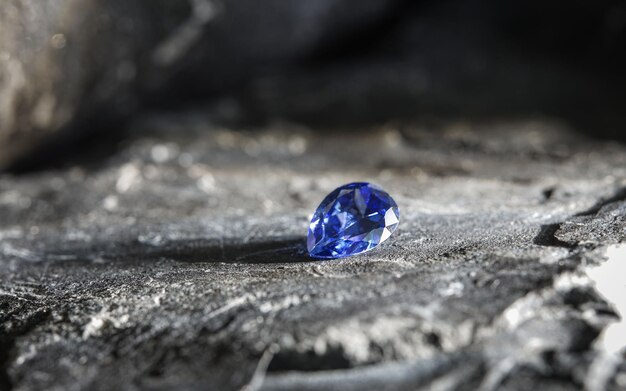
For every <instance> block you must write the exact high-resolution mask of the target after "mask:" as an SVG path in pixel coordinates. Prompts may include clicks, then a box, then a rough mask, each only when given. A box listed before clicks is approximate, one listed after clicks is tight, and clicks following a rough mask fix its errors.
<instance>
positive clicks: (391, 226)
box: [307, 182, 400, 258]
mask: <svg viewBox="0 0 626 391" xmlns="http://www.w3.org/2000/svg"><path fill="white" fill-rule="evenodd" d="M399 219H400V212H399V211H398V205H397V204H396V202H395V201H394V200H393V198H391V196H390V195H389V194H388V193H387V192H385V191H384V190H383V189H381V188H380V187H378V186H376V185H372V184H370V183H367V182H356V183H350V184H347V185H344V186H341V187H339V188H337V189H335V190H333V191H332V192H331V193H330V194H329V195H327V196H326V198H324V200H323V201H322V203H321V204H320V206H319V207H318V208H317V210H316V211H315V214H314V215H313V218H312V219H311V223H310V225H309V234H308V238H307V247H308V250H309V255H310V256H311V257H313V258H342V257H347V256H350V255H356V254H360V253H363V252H365V251H369V250H371V249H373V248H374V247H376V246H378V245H379V244H380V243H382V242H384V241H385V240H387V239H388V238H389V236H391V234H392V233H393V231H395V229H396V228H397V226H398V223H399Z"/></svg>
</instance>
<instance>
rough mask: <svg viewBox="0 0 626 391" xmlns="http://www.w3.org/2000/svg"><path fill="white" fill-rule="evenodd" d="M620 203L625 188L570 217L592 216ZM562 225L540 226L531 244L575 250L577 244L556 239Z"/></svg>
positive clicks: (624, 198)
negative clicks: (608, 206) (606, 207)
mask: <svg viewBox="0 0 626 391" xmlns="http://www.w3.org/2000/svg"><path fill="white" fill-rule="evenodd" d="M620 201H626V187H622V188H620V189H619V190H618V191H617V192H615V194H614V195H612V196H611V197H609V198H606V199H601V200H600V201H598V202H597V203H595V204H594V205H593V206H592V207H590V208H589V209H586V210H584V211H582V212H579V213H576V214H575V215H573V216H572V218H575V217H584V216H593V215H595V214H597V213H598V212H599V211H600V210H601V209H602V208H604V207H605V206H607V205H609V204H612V203H615V202H620ZM562 224H563V222H559V223H553V224H545V225H542V226H541V229H540V231H539V234H537V236H535V239H534V240H533V243H534V244H537V245H540V246H549V247H563V248H568V249H573V248H575V247H576V246H577V245H578V244H577V243H569V242H565V241H563V240H560V239H559V238H557V237H556V233H557V232H558V230H559V229H560V228H561V225H562Z"/></svg>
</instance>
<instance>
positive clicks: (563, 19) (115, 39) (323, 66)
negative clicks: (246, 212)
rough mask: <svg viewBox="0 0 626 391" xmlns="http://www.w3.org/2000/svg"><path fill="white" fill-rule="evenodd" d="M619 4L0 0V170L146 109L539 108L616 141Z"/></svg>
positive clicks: (218, 117)
mask: <svg viewBox="0 0 626 391" xmlns="http://www.w3.org/2000/svg"><path fill="white" fill-rule="evenodd" d="M625 65H626V2H624V1H618V0H611V1H609V0H603V1H594V2H590V1H577V0H574V1H562V0H547V1H539V0H531V1H524V2H502V1H495V0H483V1H477V0H448V1H427V0H423V1H406V0H363V1H359V2H355V1H347V0H315V1H307V2H295V1H289V0H268V1H263V2H259V1H253V0H223V1H213V0H190V1H172V0H134V1H127V0H92V1H72V0H44V1H42V0H5V1H3V2H2V4H0V167H1V168H3V169H8V170H12V171H14V172H22V171H28V170H38V169H42V168H46V167H51V166H55V165H59V164H61V165H62V164H64V162H66V161H68V160H71V159H72V158H73V157H74V156H76V155H78V154H80V153H81V152H84V151H85V150H90V149H93V148H105V149H106V148H110V147H111V148H112V147H114V146H115V145H116V142H117V141H118V140H121V139H123V137H124V129H125V127H126V124H127V123H128V121H129V120H130V119H132V118H134V117H135V116H137V115H139V114H140V113H143V112H147V111H175V110H181V109H187V108H189V107H194V108H195V109H197V110H200V111H201V112H202V113H204V114H206V115H208V116H210V117H211V119H212V120H213V121H216V122H220V123H226V124H240V125H241V124H244V125H245V124H255V125H263V124H267V123H271V122H272V121H275V120H277V119H279V120H289V121H297V122H299V123H303V124H308V125H311V126H313V127H315V128H316V129H320V130H319V131H323V129H336V128H338V127H341V128H342V129H353V130H352V131H353V132H358V131H359V126H362V125H370V124H379V123H386V122H389V121H394V122H396V123H403V122H407V123H427V124H431V125H430V126H432V127H434V128H436V126H437V123H439V122H441V121H451V120H457V119H461V120H464V119H476V120H481V121H493V120H499V119H517V118H548V119H554V120H557V121H562V122H564V123H566V124H568V125H569V126H571V127H573V128H574V129H576V130H577V131H579V132H582V133H588V134H591V135H594V136H599V137H604V138H613V139H621V140H625V139H626V132H624V125H625V123H626V110H625V109H626V80H625V74H624V69H625Z"/></svg>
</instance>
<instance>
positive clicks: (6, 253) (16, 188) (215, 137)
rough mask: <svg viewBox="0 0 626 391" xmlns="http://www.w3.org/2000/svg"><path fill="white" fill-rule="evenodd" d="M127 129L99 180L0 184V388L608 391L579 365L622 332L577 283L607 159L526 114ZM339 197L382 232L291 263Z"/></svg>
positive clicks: (590, 256)
mask: <svg viewBox="0 0 626 391" xmlns="http://www.w3.org/2000/svg"><path fill="white" fill-rule="evenodd" d="M131 129H132V130H133V131H132V132H131V138H130V139H128V140H127V142H126V144H125V147H123V148H122V149H121V150H119V151H118V152H116V153H114V154H113V155H111V156H110V157H109V158H108V159H106V160H104V161H103V162H102V163H100V164H98V165H96V166H91V165H89V166H83V165H77V166H76V167H73V168H72V167H70V168H67V169H62V170H57V171H50V172H43V173H36V174H30V175H27V176H11V175H8V174H5V175H3V176H0V216H1V218H0V344H2V349H0V351H1V352H2V354H1V355H0V385H1V386H2V387H3V389H12V390H39V389H47V390H50V389H63V390H86V389H89V390H98V389H103V390H104V389H121V390H135V389H146V390H160V389H172V388H176V389H189V390H204V389H223V390H226V389H241V388H242V387H247V388H246V389H249V390H250V389H262V390H287V389H298V390H318V389H326V390H362V389H376V390H378V389H388V390H402V389H442V390H476V389H484V390H493V389H503V390H517V389H527V388H529V387H534V388H537V389H542V390H569V389H580V388H581V387H582V386H583V385H584V384H587V383H589V384H607V385H608V386H609V387H613V388H615V389H619V388H620V387H623V386H624V385H623V384H622V383H620V382H623V373H622V374H619V370H620V369H619V368H620V367H619V366H617V367H616V369H615V371H612V372H611V373H609V374H608V376H604V375H603V376H600V375H598V374H597V373H595V372H594V371H592V370H591V368H592V367H593V365H594V363H596V362H598V360H599V359H600V358H601V357H602V355H603V352H602V350H601V349H599V348H598V347H596V346H595V345H594V341H595V340H596V339H597V338H598V336H599V335H600V334H601V332H602V330H603V329H604V328H605V327H606V326H607V325H608V324H609V323H611V322H614V321H616V320H617V319H618V318H617V316H616V314H615V311H614V310H613V307H612V305H611V303H610V302H607V301H606V300H605V299H603V298H602V296H600V295H599V294H598V292H597V291H596V290H595V288H594V286H593V284H592V283H590V282H589V281H588V279H586V277H585V269H584V267H583V266H584V265H588V264H598V265H601V264H602V259H603V256H604V246H606V245H609V244H614V243H618V242H619V241H622V240H623V232H624V229H625V225H624V218H623V217H624V190H623V189H624V188H625V186H626V154H625V153H624V152H625V148H624V147H623V146H622V145H618V144H612V143H606V142H598V141H593V140H590V139H586V138H583V137H581V136H576V135H575V134H573V133H572V132H571V131H570V130H569V129H567V128H564V127H562V126H560V125H557V124H554V123H550V122H545V121H540V120H534V121H531V120H529V121H524V122H517V123H513V122H503V123H491V124H480V123H471V122H459V123H451V124H448V125H447V126H445V127H443V128H439V129H438V131H430V130H429V129H426V128H424V125H420V126H417V125H416V126H413V127H402V128H397V127H393V126H386V127H377V128H372V129H369V130H367V129H362V131H361V132H360V133H358V136H357V135H356V134H354V133H349V132H334V133H332V132H324V131H323V130H322V129H315V130H311V129H308V128H305V127H302V126H298V125H294V124H287V123H276V124H273V125H271V126H268V127H264V128H259V129H239V128H237V129H231V128H224V127H219V126H215V125H213V124H212V123H211V122H210V121H208V120H207V119H206V117H205V116H203V115H201V114H199V113H197V112H189V113H182V114H176V115H153V116H149V117H147V118H145V119H143V120H141V121H139V122H137V123H135V124H134V125H132V126H131ZM183 130H185V131H183ZM346 145H350V148H346ZM355 180H368V181H372V182H375V183H378V184H380V185H382V186H383V187H384V188H385V189H386V190H388V191H389V192H390V193H391V194H392V195H393V196H394V198H395V199H396V201H397V202H398V204H399V206H400V208H401V219H402V220H401V223H400V226H399V228H398V230H397V231H396V233H395V234H394V235H393V236H392V238H391V239H390V240H389V241H388V242H385V243H384V244H383V245H382V246H381V247H380V248H377V249H376V250H374V251H371V252H369V253H366V254H363V255H360V256H356V257H351V258H346V259H342V260H334V261H323V262H320V261H314V260H311V259H308V258H307V256H306V254H305V248H304V241H305V234H306V229H307V223H308V216H309V215H310V214H311V213H312V212H313V210H314V209H315V207H316V206H317V204H318V203H319V202H320V200H321V199H322V198H323V197H324V196H325V195H326V194H327V192H329V191H330V190H332V189H333V188H335V187H336V186H338V185H341V184H343V183H347V182H350V181H355ZM570 222H571V223H570ZM546 227H547V228H546ZM621 360H622V367H621V368H623V367H624V365H623V358H622V359H621ZM622 372H623V369H622ZM590 378H591V379H592V380H593V381H591V382H590V381H589V379H590Z"/></svg>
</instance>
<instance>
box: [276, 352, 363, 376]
mask: <svg viewBox="0 0 626 391" xmlns="http://www.w3.org/2000/svg"><path fill="white" fill-rule="evenodd" d="M348 368H352V363H351V361H350V359H349V358H348V357H346V354H345V352H344V350H343V348H342V347H334V348H333V347H328V348H327V349H326V351H325V352H323V353H317V352H315V351H312V350H307V351H304V352H300V351H295V350H282V351H280V352H279V353H277V354H276V355H275V356H274V358H273V359H272V361H271V363H270V365H269V366H268V368H267V372H284V371H306V372H311V371H324V370H332V369H348Z"/></svg>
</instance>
